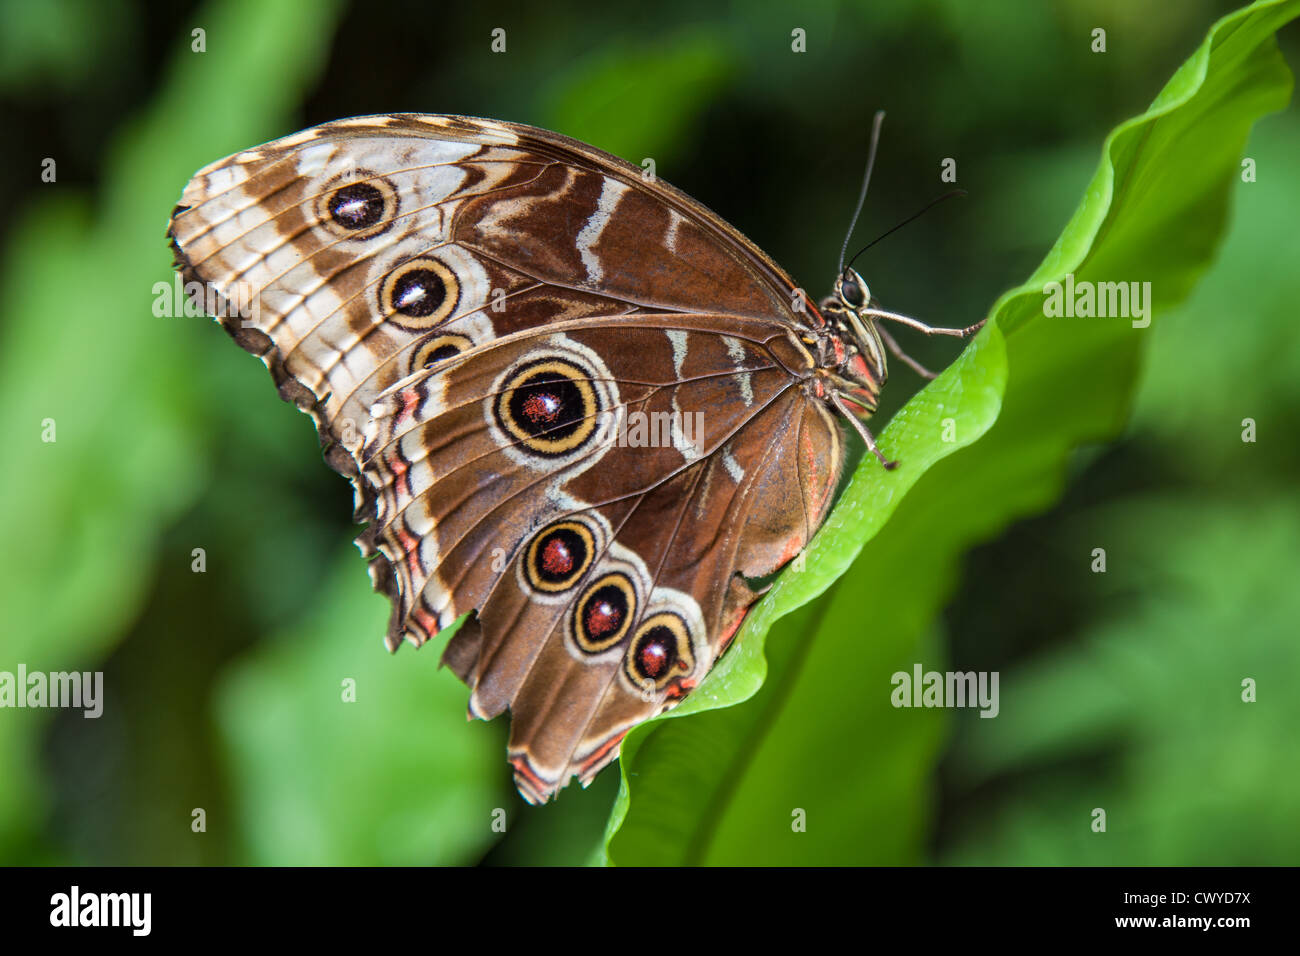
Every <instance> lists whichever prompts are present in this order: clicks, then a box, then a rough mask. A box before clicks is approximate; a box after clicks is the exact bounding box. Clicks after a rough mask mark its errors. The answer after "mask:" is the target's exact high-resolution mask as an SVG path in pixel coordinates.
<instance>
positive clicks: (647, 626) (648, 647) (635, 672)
mask: <svg viewBox="0 0 1300 956" xmlns="http://www.w3.org/2000/svg"><path fill="white" fill-rule="evenodd" d="M623 666H624V671H625V673H626V674H627V678H628V680H629V681H630V682H631V683H632V686H633V687H634V688H636V690H637V692H638V693H643V694H644V693H646V692H647V691H651V692H658V691H662V690H664V689H665V688H667V687H668V686H669V684H671V683H672V682H673V681H680V680H682V679H684V678H688V677H690V675H691V674H692V673H693V672H694V670H695V653H694V650H693V649H692V645H691V634H690V628H689V627H688V626H687V624H686V621H685V620H684V619H683V618H682V617H680V616H679V615H677V614H675V613H672V612H667V611H664V612H660V613H658V614H652V615H650V616H649V617H648V618H647V619H646V620H645V622H644V623H642V625H641V626H640V627H639V628H637V632H636V635H635V636H634V637H633V638H632V643H631V644H630V646H629V647H628V649H627V656H626V657H625V658H624V665H623Z"/></svg>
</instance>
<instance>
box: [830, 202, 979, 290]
mask: <svg viewBox="0 0 1300 956" xmlns="http://www.w3.org/2000/svg"><path fill="white" fill-rule="evenodd" d="M965 195H966V190H964V189H953V190H950V191H949V192H946V193H944V194H943V195H942V196H939V197H937V198H935V199H931V200H930V201H929V202H928V203H926V204H925V205H924V206H922V207H921V210H920V212H915V213H913V214H912V215H910V216H908V217H907V218H906V219H904V220H903V221H902V222H900V223H899V224H898V225H897V226H895V227H894V228H893V229H890V230H889V232H886V233H883V234H881V235H879V236H876V238H874V239H872V240H871V241H870V242H868V243H867V244H866V245H865V246H863V247H862V248H861V249H859V250H858V251H857V252H855V253H854V254H853V258H852V259H850V260H849V264H848V265H847V266H845V265H844V258H843V256H841V257H840V275H843V274H844V270H845V269H847V268H852V266H853V263H855V262H857V261H858V256H860V255H862V253H864V252H866V251H867V250H868V249H870V248H871V247H872V246H874V245H875V244H876V243H878V242H879V241H880V240H881V239H884V238H885V236H888V235H890V233H895V232H898V230H900V229H902V228H903V227H904V226H906V225H907V224H908V223H909V222H911V221H912V220H914V219H920V218H921V216H923V215H925V213H927V212H929V211H930V210H931V209H932V208H934V207H935V206H937V205H939V203H941V202H943V201H944V200H945V199H952V198H954V197H955V196H965ZM854 218H856V217H854Z"/></svg>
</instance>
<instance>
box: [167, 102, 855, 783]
mask: <svg viewBox="0 0 1300 956" xmlns="http://www.w3.org/2000/svg"><path fill="white" fill-rule="evenodd" d="M639 173H640V170H638V169H637V168H636V167H631V166H629V165H627V164H625V163H622V162H621V161H618V160H615V159H613V158H612V157H608V156H606V155H605V154H602V153H599V152H597V151H595V150H593V149H591V148H590V147H586V146H583V145H582V144H579V143H576V142H574V141H570V140H566V139H564V138H562V137H558V136H555V135H553V134H548V133H543V132H541V131H536V130H529V129H527V128H524V127H516V126H510V125H506V124H498V123H492V122H490V121H478V120H465V119H460V118H455V117H422V116H409V115H407V116H397V117H375V118H364V119H361V120H349V121H344V122H341V123H336V124H329V125H327V126H324V127H317V128H315V129H313V130H308V131H306V132H304V133H300V134H297V135H296V136H293V137H289V138H288V139H285V140H281V141H278V142H276V143H272V144H269V145H267V146H264V147H261V148H259V149H255V150H250V151H247V152H245V153H240V154H237V155H236V156H233V157H231V158H229V159H227V160H224V161H222V162H220V163H217V164H214V165H213V166H210V167H208V168H206V169H205V170H202V171H200V172H199V173H198V174H196V176H195V177H194V179H193V180H192V181H191V183H190V185H189V186H188V187H187V189H186V191H185V194H184V196H183V197H182V200H181V203H180V204H179V205H178V207H177V210H176V212H175V214H174V216H173V219H172V224H171V229H170V235H171V236H172V239H173V243H174V246H175V249H176V253H177V259H178V266H179V267H180V268H181V269H182V271H183V273H184V275H185V278H186V279H187V281H197V282H200V283H203V284H205V285H206V286H207V287H208V288H210V289H212V290H214V291H215V292H216V294H217V296H218V297H219V301H221V303H222V305H223V308H222V309H221V311H223V312H225V313H226V314H224V315H222V316H219V318H220V319H221V321H222V324H223V325H224V326H225V327H226V328H227V330H228V331H230V332H231V334H232V335H233V336H234V337H235V339H236V340H237V341H238V342H239V343H240V344H241V345H242V346H244V347H245V348H246V349H248V350H249V351H252V352H254V353H255V354H257V355H259V356H260V357H261V358H262V359H263V361H264V362H265V363H266V364H267V366H268V367H269V368H270V370H271V372H272V374H273V376H274V378H275V380H276V382H277V385H278V386H279V389H280V392H281V394H282V396H283V397H285V398H286V399H288V400H291V401H294V402H295V403H297V404H298V406H299V407H300V408H302V409H304V410H305V411H307V412H309V413H310V414H311V415H312V416H313V418H314V419H315V421H316V423H317V426H318V428H319V429H320V432H321V437H322V442H323V444H324V445H325V446H326V458H327V460H328V461H329V462H330V463H331V464H332V465H333V466H334V467H335V468H337V469H338V470H340V471H341V472H343V473H344V474H346V475H348V476H349V477H350V478H352V480H353V482H354V485H355V487H356V490H357V520H359V521H362V522H367V523H368V527H367V530H366V531H365V532H364V533H363V534H362V535H361V537H360V538H359V543H360V545H361V547H362V550H363V551H364V552H366V553H367V554H368V555H370V556H371V557H372V560H371V563H370V569H371V574H372V577H373V579H374V581H375V586H376V588H378V589H380V590H383V591H385V592H387V593H388V594H389V595H390V597H391V598H392V599H393V616H392V619H391V622H390V625H389V631H388V636H387V640H388V644H389V646H390V648H392V649H395V648H396V647H397V646H398V645H399V644H400V642H401V641H402V639H403V638H405V639H407V640H409V641H411V642H413V643H415V644H417V645H419V644H422V643H423V642H425V641H426V640H428V639H429V638H430V637H432V636H433V635H434V634H436V633H437V631H438V630H440V629H441V628H444V627H446V626H448V625H449V624H450V623H451V622H452V621H454V620H456V619H457V618H458V617H459V616H461V615H462V614H465V613H467V612H473V613H472V615H471V617H470V618H469V619H468V620H467V621H466V622H465V624H464V625H463V626H462V627H461V629H460V630H459V631H458V632H457V633H456V635H455V636H454V637H453V638H452V640H451V642H450V643H449V645H448V647H447V649H446V651H445V652H444V660H445V661H446V663H448V665H449V666H451V667H452V668H453V669H454V670H455V672H456V673H457V674H458V675H459V676H460V677H461V678H462V679H464V680H465V681H466V683H467V684H468V685H469V686H470V688H471V698H470V710H471V713H473V714H475V715H476V716H481V717H485V718H490V717H493V716H496V715H497V714H500V713H501V712H503V711H504V710H506V709H509V710H510V711H511V712H512V729H511V743H510V750H511V754H510V756H511V761H512V763H513V764H514V766H515V775H516V781H517V783H518V785H519V788H520V791H521V793H523V794H524V796H525V797H527V798H528V799H530V800H534V801H539V800H544V799H546V798H547V797H549V796H550V795H551V794H552V793H554V792H555V790H557V789H558V788H559V787H561V786H563V785H564V784H565V783H566V782H567V781H568V780H569V779H570V777H571V776H573V775H575V774H576V775H578V776H579V777H580V778H581V779H582V780H583V781H584V782H585V781H587V780H590V779H591V777H592V776H593V775H594V774H595V773H596V771H598V770H599V769H600V768H601V767H602V766H604V765H605V764H607V763H608V762H609V761H610V760H612V759H613V758H614V757H615V756H616V755H617V752H618V742H619V741H620V740H621V739H622V736H623V734H625V733H626V731H627V729H628V728H630V727H631V726H633V725H634V724H636V723H637V722H639V721H641V720H644V719H645V718H646V717H648V716H651V715H653V714H654V713H657V712H658V711H660V710H662V709H664V708H666V707H668V706H671V705H672V704H673V703H674V702H676V700H678V699H680V698H681V697H682V696H683V695H684V694H685V693H687V692H689V690H690V689H691V688H693V687H694V686H695V685H696V684H697V683H698V681H699V680H700V679H701V678H702V677H703V676H704V674H705V673H707V671H708V669H709V667H711V666H712V663H713V661H714V660H715V659H716V657H717V655H718V654H719V653H720V652H721V651H722V650H723V649H724V648H725V645H726V642H727V641H728V640H729V639H730V637H731V636H732V634H734V631H735V628H736V627H737V626H738V624H739V623H740V619H741V618H742V617H743V615H744V612H745V610H746V609H747V608H748V607H749V605H750V604H752V603H753V601H754V600H755V599H756V598H757V594H756V593H755V592H754V591H753V590H752V589H751V588H750V587H749V585H748V584H746V582H745V577H756V576H761V575H764V574H767V573H770V572H771V571H773V570H775V569H776V568H778V567H779V566H780V565H782V564H783V563H785V561H787V560H789V558H790V557H792V556H793V555H794V554H795V553H797V551H798V549H799V548H800V547H802V546H803V544H804V542H805V541H806V540H807V539H808V537H809V536H811V534H812V533H813V531H814V530H815V529H816V527H817V526H818V524H820V522H821V520H822V518H823V517H824V514H825V511H826V508H827V506H828V504H829V499H830V495H831V492H832V490H833V488H834V485H835V480H836V477H837V473H838V468H839V464H840V460H841V457H842V452H841V448H840V436H839V432H838V429H837V426H836V425H835V423H834V422H833V421H832V420H831V418H830V416H829V415H828V414H827V412H826V411H825V408H824V406H823V405H822V403H820V402H819V401H815V400H813V399H812V398H811V397H810V395H809V391H808V382H807V376H808V375H809V373H810V372H811V369H812V361H811V359H810V358H809V356H808V354H807V352H806V351H805V350H804V348H803V347H802V345H801V344H800V340H799V336H798V334H797V328H798V325H797V316H795V315H794V314H793V313H791V312H790V310H789V307H788V303H789V301H790V299H789V294H790V293H789V290H790V288H791V285H792V284H791V283H790V281H789V279H788V278H787V277H785V276H784V274H783V273H780V272H779V270H777V269H776V268H775V266H772V265H771V264H770V262H768V261H767V260H766V259H765V257H763V256H762V254H761V253H760V252H758V251H757V250H756V249H755V248H754V247H753V246H752V245H751V244H749V243H748V242H747V241H746V240H744V239H743V237H740V236H739V234H738V233H735V231H734V230H731V229H730V227H727V226H726V225H725V224H723V223H722V222H721V221H720V220H718V219H717V218H716V217H714V216H712V215H711V214H709V213H708V212H707V210H704V209H703V207H700V206H698V205H697V204H695V203H693V202H692V201H690V200H689V199H686V198H685V197H683V196H682V195H681V194H679V193H677V192H675V191H673V190H671V189H669V188H667V187H665V186H664V185H663V184H661V183H654V182H646V181H644V180H642V179H641V177H640V175H639ZM240 303H252V308H251V309H246V310H244V313H243V314H234V313H235V306H236V305H238V304H240Z"/></svg>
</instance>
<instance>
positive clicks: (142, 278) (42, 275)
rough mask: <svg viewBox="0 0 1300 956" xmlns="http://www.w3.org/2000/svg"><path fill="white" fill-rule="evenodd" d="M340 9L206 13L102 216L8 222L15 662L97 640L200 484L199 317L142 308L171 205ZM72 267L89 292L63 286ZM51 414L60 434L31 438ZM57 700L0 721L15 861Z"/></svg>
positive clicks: (291, 76)
mask: <svg viewBox="0 0 1300 956" xmlns="http://www.w3.org/2000/svg"><path fill="white" fill-rule="evenodd" d="M335 7H336V4H333V3H330V4H316V3H307V2H305V0H278V2H275V3H261V2H257V0H232V2H225V3H215V4H212V5H210V6H209V7H207V8H205V9H203V10H201V11H199V12H198V15H197V16H196V20H195V22H199V23H203V24H204V25H205V27H206V29H207V43H208V52H206V53H202V54H195V53H192V52H191V49H190V37H189V35H188V34H185V35H183V36H181V37H178V38H177V40H176V44H175V50H176V55H175V59H174V62H173V63H172V65H171V68H170V69H169V70H168V71H167V72H166V77H165V85H164V87H163V92H162V93H161V95H160V96H159V97H158V98H157V99H156V100H155V101H154V102H152V103H151V104H149V106H148V109H147V110H145V111H144V112H143V114H142V115H141V116H140V117H139V118H138V119H137V121H136V122H135V123H133V124H132V125H129V126H127V127H126V128H125V130H124V132H123V134H122V135H121V136H120V138H119V139H118V141H117V142H116V143H115V145H114V148H113V150H112V153H111V159H110V161H109V162H108V163H107V164H106V167H105V170H104V181H105V183H106V185H105V188H104V190H103V194H102V195H101V196H98V197H96V200H97V201H96V203H95V204H94V212H93V213H92V206H91V203H90V201H89V198H88V197H86V196H82V195H78V194H75V193H74V192H73V191H72V190H71V189H70V188H69V187H66V186H63V185H62V184H60V183H57V182H56V183H51V184H47V185H43V186H40V187H37V188H38V189H48V190H49V199H48V200H46V201H45V202H38V203H35V204H34V206H33V208H32V211H31V213H30V214H29V216H28V218H27V219H26V220H25V221H24V222H22V223H20V224H19V225H18V227H17V230H16V235H17V236H19V237H21V238H20V240H18V241H15V242H14V243H13V244H12V246H11V247H10V248H9V249H8V250H7V253H6V257H5V260H4V263H3V266H2V267H0V288H3V290H4V291H3V295H0V312H2V313H3V314H4V315H5V316H6V317H7V322H8V324H7V326H6V328H5V330H4V332H5V337H4V348H3V349H0V444H3V447H4V448H5V449H6V452H7V453H8V454H11V455H14V456H19V457H21V458H22V460H23V462H24V467H23V468H14V469H11V470H10V471H9V473H8V474H7V475H6V478H7V485H6V488H5V494H4V495H3V496H2V497H0V524H2V525H3V526H4V528H5V534H6V535H7V536H8V538H9V540H12V541H20V542H22V556H21V560H18V559H15V560H13V561H11V562H9V563H8V564H7V565H6V566H5V573H4V574H2V575H0V607H3V608H4V610H5V634H4V638H3V639H4V644H5V651H6V654H7V656H8V659H9V660H11V661H24V662H25V663H26V664H27V666H28V667H29V668H30V669H31V670H33V671H54V670H65V669H69V668H72V667H74V666H75V667H80V668H86V667H90V666H92V662H95V661H98V660H99V659H100V658H101V657H102V655H104V654H106V653H107V652H108V651H109V649H111V647H112V645H113V643H114V642H115V641H116V640H117V639H118V638H119V637H120V636H121V634H122V633H123V631H124V629H125V626H126V624H127V623H128V622H129V621H130V620H132V618H133V617H134V615H135V614H136V613H138V610H139V607H140V604H141V602H142V601H143V599H144V596H145V592H146V589H147V587H148V585H149V582H150V581H151V580H152V578H153V576H152V575H151V573H150V567H151V565H152V562H153V561H154V560H155V558H156V554H155V552H156V549H157V543H158V540H157V539H158V537H159V536H160V534H161V530H160V529H164V528H166V527H167V526H168V525H169V524H170V523H171V521H172V520H174V519H175V517H176V516H177V515H178V514H180V513H181V512H182V511H183V510H184V509H185V508H186V507H187V506H188V504H189V503H190V502H192V501H193V500H194V497H195V496H196V495H197V493H198V492H199V491H200V489H201V488H202V485H203V480H204V478H205V474H204V464H205V462H206V456H207V454H208V451H209V449H208V448H207V447H206V442H207V440H208V435H209V434H210V433H211V431H212V429H209V428H196V427H195V423H196V422H202V421H203V420H204V413H203V411H202V409H201V408H200V407H198V406H199V404H200V402H199V399H200V397H202V401H203V402H207V401H208V398H207V396H202V393H201V383H202V382H203V381H204V372H203V370H204V368H205V367H206V363H205V362H204V361H202V360H199V359H197V358H196V357H194V355H193V353H192V352H191V351H190V346H191V345H193V344H194V343H195V342H197V341H199V339H200V337H201V333H202V332H205V331H208V330H205V329H203V328H202V326H201V323H198V322H196V321H195V320H194V319H185V318H157V317H155V316H154V315H153V311H152V309H153V304H154V300H155V292H154V291H153V290H154V283H155V282H157V281H160V280H163V281H168V282H169V281H170V280H171V276H172V272H171V256H170V253H169V251H168V249H167V243H166V239H165V238H164V232H165V230H166V225H167V223H166V211H167V210H170V209H171V208H172V206H173V205H174V204H175V202H176V198H177V197H178V196H179V195H180V192H181V189H182V188H183V187H184V185H185V182H186V180H187V179H188V178H189V176H190V175H191V174H192V173H193V172H194V170H195V169H197V168H199V167H200V166H202V165H204V164H205V163H208V162H210V161H211V160H212V158H213V157H215V156H221V155H224V154H225V153H227V152H230V151H232V150H234V149H237V148H241V147H245V146H247V145H248V144H249V143H255V142H260V141H261V140H263V139H265V138H267V135H268V134H270V133H273V132H276V131H283V129H284V127H285V124H286V117H287V115H288V113H289V110H290V107H291V104H293V103H295V102H297V101H298V99H299V97H300V95H301V92H302V89H303V87H304V86H305V85H306V83H307V81H308V78H309V76H310V74H311V72H312V64H317V63H320V62H321V61H322V59H323V50H324V48H325V46H326V44H327V42H328V39H329V36H330V32H331V28H332V26H333V24H334V19H335ZM177 117H189V118H190V119H189V121H188V122H185V123H183V124H182V123H178V122H177V119H176V118H177ZM69 268H73V269H74V270H75V275H76V287H77V288H80V289H86V290H94V291H93V294H88V295H87V296H84V297H82V298H71V299H70V297H69V289H70V286H69V279H68V277H69ZM46 419H53V420H54V422H55V425H56V439H57V440H56V441H55V442H53V443H47V442H43V441H42V431H43V427H44V426H43V422H44V421H45V420H46ZM127 448H129V449H130V452H129V453H123V450H124V449H127ZM88 479H90V480H88ZM169 560H172V561H177V562H185V563H186V564H188V562H189V560H190V557H189V554H188V553H184V554H174V555H171V556H170V558H169ZM51 713H52V712H51V711H39V712H37V711H24V712H23V715H22V717H21V718H20V719H12V720H3V721H0V777H3V778H4V779H5V780H6V781H9V782H10V783H7V784H6V786H4V787H0V855H4V856H6V858H8V856H9V855H8V854H6V853H4V851H5V849H6V847H8V846H11V845H13V844H15V843H16V842H17V841H19V840H21V839H24V838H25V837H24V834H30V833H32V832H35V831H37V830H39V827H40V822H41V821H42V820H43V819H44V817H45V815H46V813H47V812H48V808H49V805H50V802H49V800H48V799H46V798H45V795H44V794H42V793H41V781H42V778H43V775H42V772H41V770H40V765H39V762H38V759H37V755H36V742H37V740H38V734H39V733H40V732H41V730H42V728H43V727H44V726H45V725H46V724H47V723H48V720H49V718H50V716H51Z"/></svg>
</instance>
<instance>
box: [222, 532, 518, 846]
mask: <svg viewBox="0 0 1300 956" xmlns="http://www.w3.org/2000/svg"><path fill="white" fill-rule="evenodd" d="M321 593H322V594H323V595H326V597H325V599H324V603H323V604H322V605H321V606H320V607H319V608H317V609H316V611H315V613H314V614H312V615H311V616H310V618H309V619H307V620H305V621H303V622H302V623H301V624H300V625H298V626H296V627H294V628H293V629H292V632H291V633H287V634H284V635H281V636H279V637H277V638H274V639H272V640H271V641H269V642H265V643H262V644H259V645H258V646H257V648H256V649H255V650H254V651H253V652H251V653H250V654H249V655H248V656H246V657H245V658H243V659H242V660H241V661H240V663H239V665H238V666H237V667H236V668H235V669H234V670H233V671H232V673H231V674H230V675H229V677H228V678H227V680H226V681H225V683H224V686H223V687H222V690H221V693H220V694H219V698H218V707H217V711H218V719H219V722H220V724H221V726H222V728H223V730H224V735H225V738H226V741H227V751H228V753H229V763H230V766H231V767H232V769H233V771H234V773H233V775H232V777H233V782H234V786H235V787H236V788H237V792H236V793H235V798H236V799H235V804H236V806H237V807H238V813H239V814H240V817H241V819H240V820H239V821H238V823H239V830H240V832H241V833H242V834H243V835H244V839H245V841H246V843H247V850H248V858H249V859H250V861H251V862H254V863H258V864H272V863H274V864H277V865H284V864H292V865H296V866H317V865H324V864H332V865H339V864H343V865H366V866H384V865H408V866H409V865H417V864H440V865H448V864H467V863H473V862H475V861H476V860H477V859H478V858H479V857H480V856H482V854H483V853H484V852H485V851H486V850H487V848H488V847H489V846H490V845H491V844H492V842H493V840H495V839H496V838H497V836H498V834H499V833H500V832H502V831H501V830H500V829H494V828H493V823H494V822H496V820H499V823H500V825H502V826H503V825H504V824H505V823H506V822H507V821H506V819H505V816H504V808H505V807H509V808H511V811H512V812H514V811H515V810H516V809H517V808H518V806H519V803H518V801H517V800H515V799H513V798H512V796H511V794H510V790H509V787H508V785H507V782H506V775H505V773H504V772H503V770H502V767H501V751H502V749H503V748H504V746H505V743H504V741H503V740H502V733H501V730H502V728H500V727H496V726H493V725H488V724H484V723H482V722H480V721H473V722H470V721H467V720H466V719H465V710H464V708H465V687H464V685H463V684H461V683H460V682H459V681H458V680H456V678H455V676H454V675H453V674H452V673H451V672H450V671H448V670H445V669H438V670H436V671H435V670H434V669H433V667H432V666H431V664H432V661H431V660H430V654H429V653H425V654H423V655H420V656H419V659H418V660H416V661H414V662H412V661H411V660H409V658H411V657H415V656H416V655H417V654H419V652H418V651H414V650H412V649H411V648H409V647H404V648H402V649H401V651H400V652H399V653H398V654H394V655H389V654H385V653H382V652H381V650H380V648H379V646H378V645H379V640H378V638H376V640H375V645H376V646H375V647H374V653H370V654H358V653H357V635H358V634H365V633H367V632H371V631H373V630H374V622H375V621H376V620H377V619H379V618H382V617H383V615H384V613H386V608H387V601H386V599H385V598H383V597H382V596H380V595H377V594H375V593H374V592H373V591H372V590H371V588H370V583H369V581H367V580H366V577H365V575H361V574H358V573H357V555H356V551H355V550H354V549H353V548H351V547H349V548H348V549H347V550H346V551H345V552H344V553H343V554H341V555H340V556H339V559H338V560H337V561H336V562H335V567H334V570H333V572H332V574H331V580H330V581H329V582H327V583H326V585H325V586H324V587H323V588H322V591H321ZM418 664H424V665H427V666H414V665H418ZM349 696H350V697H351V698H353V699H347V698H348V697H349ZM494 814H497V817H496V819H494Z"/></svg>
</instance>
